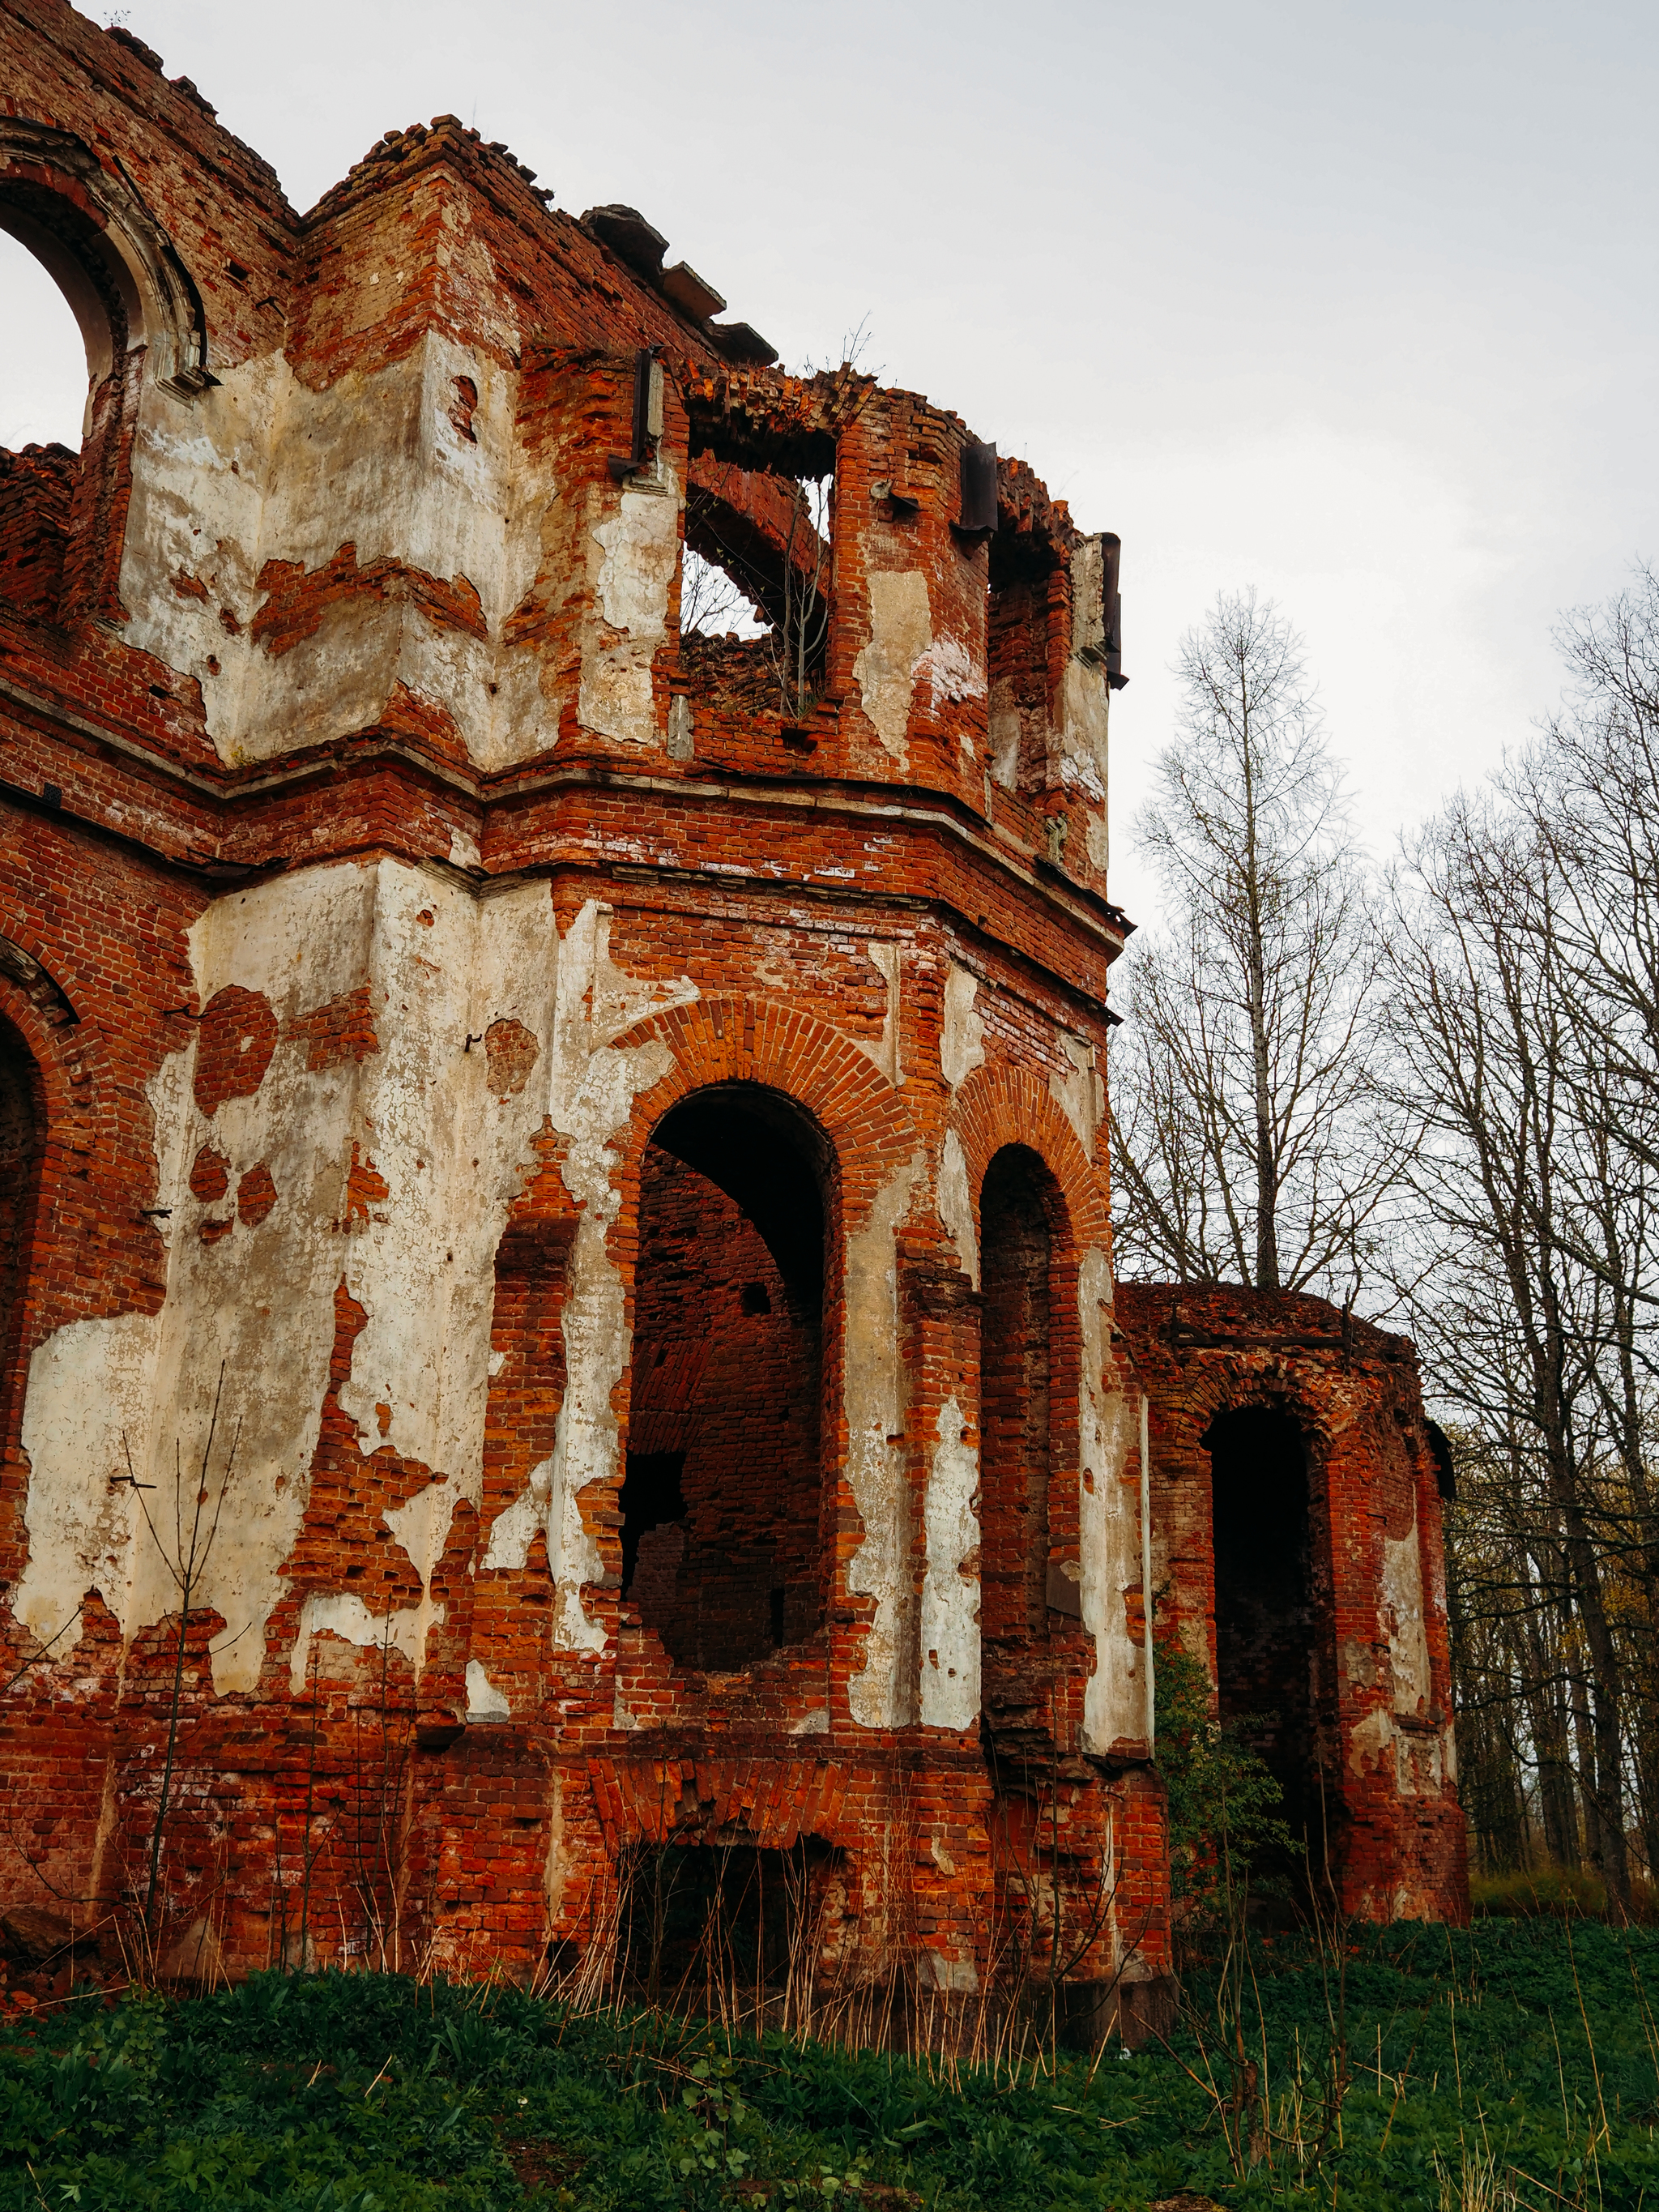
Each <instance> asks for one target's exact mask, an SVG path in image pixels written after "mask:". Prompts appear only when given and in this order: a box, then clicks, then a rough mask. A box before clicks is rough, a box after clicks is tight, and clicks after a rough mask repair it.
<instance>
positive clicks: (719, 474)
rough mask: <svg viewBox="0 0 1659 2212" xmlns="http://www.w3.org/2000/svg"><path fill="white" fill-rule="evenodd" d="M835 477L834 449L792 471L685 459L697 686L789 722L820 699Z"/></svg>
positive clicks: (691, 659) (683, 623)
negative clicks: (813, 469) (813, 466)
mask: <svg viewBox="0 0 1659 2212" xmlns="http://www.w3.org/2000/svg"><path fill="white" fill-rule="evenodd" d="M831 455H833V448H831ZM833 487H834V477H833V459H830V461H829V463H827V464H826V465H824V466H823V472H822V473H821V474H817V475H800V476H794V475H789V474H786V473H784V472H783V471H781V470H779V469H773V468H768V467H764V466H747V465H740V464H739V463H738V462H736V461H732V460H726V459H719V458H717V457H716V456H715V455H714V454H713V453H699V454H697V455H696V456H695V457H694V458H693V460H692V463H691V474H690V484H689V485H688V487H687V492H686V504H685V558H684V567H683V569H682V573H681V584H680V638H681V653H682V657H683V659H684V660H685V661H686V663H687V665H688V667H689V671H690V674H691V676H692V678H693V679H694V681H695V682H696V684H697V686H698V689H699V690H702V691H704V692H706V693H711V694H714V695H715V696H721V695H729V697H730V702H731V704H732V706H733V707H737V706H738V705H740V704H743V703H746V704H747V705H748V706H749V707H750V710H751V711H759V712H770V713H775V714H779V715H780V716H781V718H782V719H783V720H786V721H789V720H798V719H799V718H800V717H802V716H804V715H805V714H809V713H810V712H811V709H812V708H813V707H814V706H815V705H816V703H817V696H818V693H819V692H820V690H822V688H823V672H824V666H825V661H826V657H827V653H828V648H829V580H830V568H831V557H830V536H831V521H832V510H833V504H834V500H833Z"/></svg>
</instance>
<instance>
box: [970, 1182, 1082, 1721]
mask: <svg viewBox="0 0 1659 2212" xmlns="http://www.w3.org/2000/svg"><path fill="white" fill-rule="evenodd" d="M980 1260H981V1316H980V1649H981V1697H982V1699H983V1704H984V1710H985V1717H986V1723H987V1728H988V1729H989V1731H990V1735H991V1741H992V1744H993V1747H994V1748H996V1749H999V1750H1002V1751H1006V1752H1015V1753H1017V1752H1018V1749H1019V1747H1020V1744H1021V1741H1022V1739H1023V1738H1024V1736H1025V1735H1027V1734H1028V1733H1029V1734H1030V1738H1031V1741H1032V1742H1033V1743H1037V1744H1040V1743H1041V1742H1042V1741H1046V1740H1047V1731H1048V1721H1049V1716H1048V1711H1047V1696H1048V1672H1047V1668H1048V1611H1049V1598H1050V1592H1049V1573H1048V1563H1049V1527H1048V1489H1049V1481H1050V1478H1051V1476H1052V1474H1053V1470H1054V1458H1055V1447H1056V1441H1057V1440H1056V1437H1055V1435H1054V1410H1055V1400H1056V1392H1055V1383H1056V1375H1055V1351H1056V1346H1055V1331H1054V1313H1053V1310H1052V1309H1053V1305H1054V1296H1053V1278H1054V1228H1053V1178H1052V1177H1051V1176H1050V1175H1049V1173H1048V1170H1047V1168H1045V1167H1044V1165H1043V1164H1042V1161H1041V1159H1039V1158H1038V1157H1037V1155H1036V1153H1035V1152H1031V1151H1030V1150H1028V1149H1027V1148H1026V1147H1025V1146H1023V1145H1008V1146H1004V1148H1003V1149H1002V1150H1001V1151H1000V1152H998V1153H997V1154H996V1156H995V1157H994V1159H993V1160H992V1162H991V1164H990V1166H989V1168H988V1169H987V1170H986V1176H985V1182H984V1185H983V1188H982V1189H981V1197H980ZM1073 1587H1074V1585H1072V1584H1068V1585H1067V1588H1068V1589H1071V1588H1073Z"/></svg>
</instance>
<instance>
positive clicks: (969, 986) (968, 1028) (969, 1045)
mask: <svg viewBox="0 0 1659 2212" xmlns="http://www.w3.org/2000/svg"><path fill="white" fill-rule="evenodd" d="M978 995H979V981H978V979H977V977H975V976H974V975H970V974H969V971H968V969H965V968H961V967H958V966H957V963H956V962H955V961H954V960H950V961H947V962H946V963H945V1020H944V1024H943V1027H942V1028H941V1030H940V1033H939V1072H940V1073H941V1074H942V1075H943V1076H944V1078H945V1081H946V1082H947V1083H948V1084H949V1085H950V1086H951V1090H952V1091H957V1090H960V1089H961V1087H962V1085H963V1084H964V1083H965V1082H966V1081H967V1080H968V1078H969V1076H970V1075H971V1074H972V1073H973V1072H974V1070H975V1068H976V1067H983V1066H984V1065H985V1021H984V1017H983V1016H982V1015H981V1014H979V1013H978V1012H975V1006H974V1001H975V999H976V998H977V997H978Z"/></svg>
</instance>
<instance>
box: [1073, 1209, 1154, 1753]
mask: <svg viewBox="0 0 1659 2212" xmlns="http://www.w3.org/2000/svg"><path fill="white" fill-rule="evenodd" d="M1111 1291H1112V1278H1111V1266H1110V1262H1109V1259H1108V1257H1107V1255H1106V1253H1105V1252H1104V1251H1103V1249H1101V1247H1100V1246H1098V1245H1091V1246H1089V1247H1088V1248H1087V1249H1085V1251H1084V1252H1083V1253H1082V1254H1081V1255H1080V1257H1079V1267H1078V1321H1079V1336H1080V1340H1081V1350H1082V1371H1081V1382H1082V1388H1081V1389H1080V1390H1079V1395H1078V1479H1079V1491H1078V1548H1079V1554H1080V1557H1081V1559H1082V1564H1083V1577H1082V1589H1081V1601H1082V1607H1083V1625H1084V1626H1085V1628H1086V1629H1087V1630H1088V1632H1089V1633H1090V1635H1091V1638H1093V1640H1094V1647H1095V1666H1094V1672H1093V1674H1091V1676H1090V1677H1089V1680H1088V1682H1087V1684H1086V1685H1085V1689H1084V1693H1083V1748H1084V1749H1085V1751H1093V1752H1105V1751H1109V1749H1110V1748H1111V1746H1112V1745H1113V1743H1115V1741H1118V1740H1119V1739H1120V1738H1122V1737H1127V1738H1130V1739H1132V1740H1134V1741H1139V1740H1140V1739H1141V1738H1143V1737H1144V1735H1145V1734H1146V1699H1145V1691H1144V1687H1143V1685H1142V1680H1141V1668H1142V1661H1141V1655H1140V1652H1139V1649H1138V1647H1137V1645H1136V1644H1135V1642H1134V1640H1133V1638H1132V1637H1131V1636H1130V1634H1129V1625H1128V1610H1127V1605H1126V1603H1125V1600H1124V1592H1125V1591H1126V1590H1127V1589H1129V1588H1130V1587H1131V1585H1132V1584H1133V1583H1138V1582H1139V1580H1140V1504H1139V1497H1140V1492H1139V1480H1136V1481H1134V1482H1132V1483H1127V1484H1126V1482H1125V1481H1124V1480H1123V1475H1124V1470H1125V1468H1127V1466H1128V1463H1129V1455H1130V1453H1131V1450H1132V1449H1137V1448H1138V1447H1139V1399H1138V1397H1131V1396H1128V1395H1125V1394H1124V1393H1123V1392H1121V1391H1119V1390H1116V1389H1110V1390H1109V1389H1107V1387H1106V1380H1105V1378H1106V1376H1107V1373H1108V1371H1109V1367H1110V1365H1111V1336H1110V1329H1109V1323H1108V1319H1107V1316H1108V1314H1109V1310H1110V1305H1109V1301H1110V1298H1111Z"/></svg>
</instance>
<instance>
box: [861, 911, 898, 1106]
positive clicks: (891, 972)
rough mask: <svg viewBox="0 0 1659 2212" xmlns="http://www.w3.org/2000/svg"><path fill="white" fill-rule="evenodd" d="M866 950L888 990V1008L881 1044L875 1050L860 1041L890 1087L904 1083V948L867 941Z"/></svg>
mask: <svg viewBox="0 0 1659 2212" xmlns="http://www.w3.org/2000/svg"><path fill="white" fill-rule="evenodd" d="M864 949H865V951H866V952H867V953H868V954H869V956H870V957H871V959H872V962H873V963H875V966H876V967H877V969H878V970H879V971H880V974H881V977H882V980H883V981H884V983H885V984H886V986H887V1006H886V1010H885V1012H884V1013H883V1015H882V1018H881V1042H880V1043H879V1044H878V1045H874V1046H872V1045H868V1044H866V1043H864V1042H863V1040H862V1039H860V1040H859V1043H860V1049H861V1050H862V1051H864V1052H866V1053H868V1054H869V1055H870V1057H871V1059H872V1060H874V1061H875V1063H876V1066H878V1068H879V1069H880V1070H881V1072H882V1073H883V1074H884V1076H885V1077H886V1078H887V1080H888V1081H889V1082H890V1083H893V1084H898V1083H902V1082H903V1080H904V1074H903V1070H902V1067H901V1066H900V1064H899V1035H900V1031H899V1020H900V1012H901V1010H900V1004H899V994H900V982H901V978H902V975H903V970H904V947H903V946H902V945H879V944H872V943H870V942H869V941H868V940H867V939H866V943H865V947H864Z"/></svg>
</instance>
